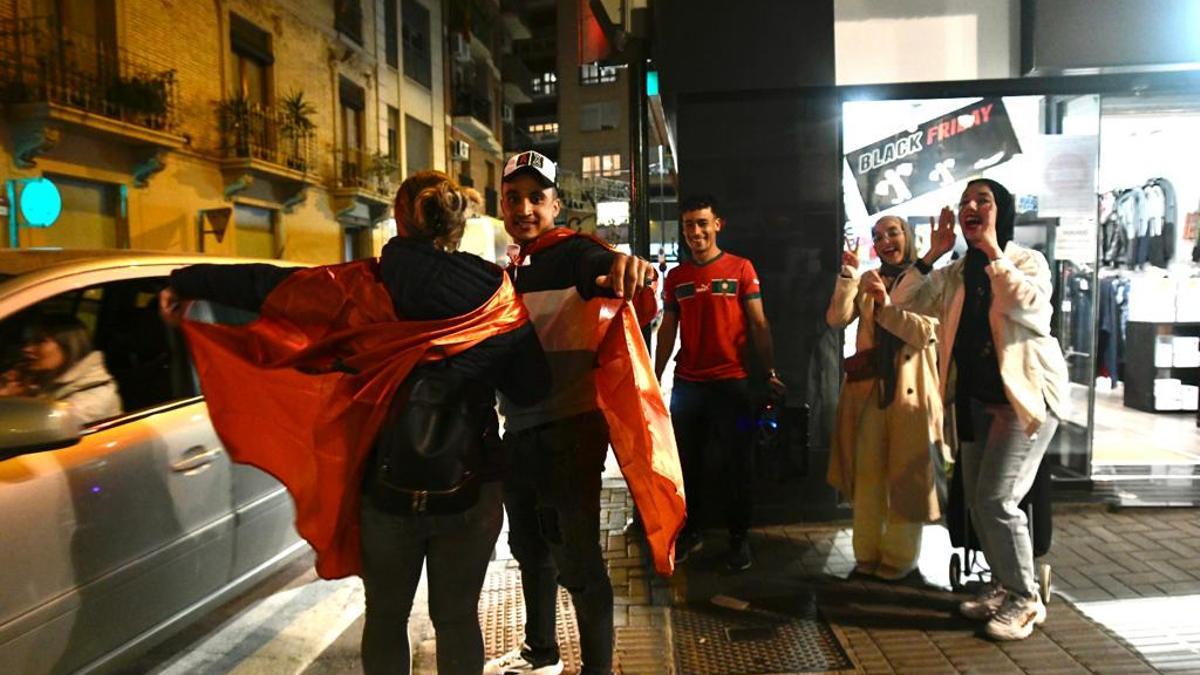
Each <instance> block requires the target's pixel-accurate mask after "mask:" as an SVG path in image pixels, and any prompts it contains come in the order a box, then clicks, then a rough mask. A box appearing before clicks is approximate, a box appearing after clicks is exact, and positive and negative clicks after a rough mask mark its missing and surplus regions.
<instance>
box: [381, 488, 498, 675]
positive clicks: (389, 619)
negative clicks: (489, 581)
mask: <svg viewBox="0 0 1200 675" xmlns="http://www.w3.org/2000/svg"><path fill="white" fill-rule="evenodd" d="M361 514H362V529H361V539H362V556H363V574H362V578H363V586H364V587H365V590H366V596H367V611H366V625H365V626H364V628H363V637H362V660H363V671H364V672H366V673H367V675H376V674H377V673H378V674H380V675H382V674H383V673H400V674H401V675H404V674H407V673H408V672H409V671H410V668H411V667H412V656H411V654H410V652H409V644H408V615H409V613H410V612H411V611H412V604H413V596H414V595H415V594H416V592H417V584H418V582H419V581H420V580H421V568H422V567H423V566H425V564H426V561H428V569H429V618H430V619H431V620H432V621H433V629H434V631H435V632H436V634H437V670H438V672H439V673H452V674H454V675H479V673H480V672H482V671H483V635H482V633H481V632H480V630H479V613H478V610H479V592H480V590H481V589H482V588H483V580H484V577H485V576H486V575H487V566H488V561H489V560H490V559H491V557H492V551H493V550H494V549H495V547H496V538H497V537H499V536H500V526H501V523H502V521H503V518H504V513H503V511H502V510H501V487H500V484H499V483H498V482H490V483H484V484H483V486H482V487H481V488H480V493H479V501H478V502H476V503H475V505H474V506H472V507H471V508H469V509H467V510H466V511H464V512H462V513H456V514H449V515H408V514H392V513H387V512H384V511H380V510H378V509H376V508H374V507H373V506H372V505H371V503H370V500H369V499H365V498H364V499H363V504H362V509H361Z"/></svg>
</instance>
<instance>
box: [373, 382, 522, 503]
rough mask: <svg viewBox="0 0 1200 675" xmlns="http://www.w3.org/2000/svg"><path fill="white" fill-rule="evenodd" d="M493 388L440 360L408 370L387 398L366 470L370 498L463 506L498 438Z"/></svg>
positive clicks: (474, 495)
mask: <svg viewBox="0 0 1200 675" xmlns="http://www.w3.org/2000/svg"><path fill="white" fill-rule="evenodd" d="M493 405H494V395H493V394H492V389H491V387H490V386H488V385H487V384H485V383H483V382H480V381H477V380H472V379H468V378H465V377H463V376H462V375H461V374H460V373H459V372H458V371H457V370H455V369H454V368H452V367H450V366H449V365H448V364H446V363H445V362H444V361H442V362H436V363H431V364H426V365H423V366H420V367H418V368H416V369H414V370H413V372H412V373H411V374H410V375H409V376H408V378H407V379H406V380H405V381H404V382H403V383H402V384H401V385H400V388H399V389H398V390H397V391H396V395H395V396H394V397H393V399H392V406H391V410H390V411H389V414H388V417H387V419H386V421H385V422H384V424H383V427H382V428H381V429H380V432H379V437H378V438H377V439H376V442H375V450H374V453H373V456H372V459H371V465H370V468H369V470H368V473H367V479H366V484H365V488H366V493H367V495H368V497H369V498H370V499H371V502H372V504H373V505H374V506H376V507H378V508H380V509H381V510H384V511H389V512H393V513H409V514H413V513H416V514H419V513H431V514H447V513H459V512H462V511H465V510H466V509H468V508H470V507H471V506H472V505H474V504H475V502H476V501H477V499H478V497H479V486H480V483H481V478H482V476H481V472H482V471H483V470H484V466H483V465H484V462H485V458H486V457H487V456H488V455H489V454H490V453H492V452H494V451H496V450H497V449H498V446H499V442H500V439H499V433H498V422H497V419H496V414H495V411H494V410H493Z"/></svg>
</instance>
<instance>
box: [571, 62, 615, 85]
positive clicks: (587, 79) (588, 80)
mask: <svg viewBox="0 0 1200 675" xmlns="http://www.w3.org/2000/svg"><path fill="white" fill-rule="evenodd" d="M616 81H617V67H616V66H602V65H600V64H599V63H585V64H583V65H582V66H579V84H583V85H593V84H607V83H609V82H616Z"/></svg>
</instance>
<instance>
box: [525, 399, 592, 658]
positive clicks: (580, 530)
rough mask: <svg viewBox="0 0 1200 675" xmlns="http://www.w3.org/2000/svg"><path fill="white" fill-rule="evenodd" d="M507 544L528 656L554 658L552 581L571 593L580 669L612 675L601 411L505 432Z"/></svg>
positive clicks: (555, 589) (554, 587) (554, 592)
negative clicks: (516, 569) (521, 601)
mask: <svg viewBox="0 0 1200 675" xmlns="http://www.w3.org/2000/svg"><path fill="white" fill-rule="evenodd" d="M504 442H505V446H506V448H507V450H508V452H509V457H510V460H511V462H512V465H511V467H510V469H509V474H508V478H507V479H506V480H505V482H504V508H505V509H506V510H507V511H508V528H509V529H508V542H509V546H510V547H511V548H512V552H513V557H514V558H516V559H517V562H518V563H519V564H520V566H521V585H522V590H523V593H524V596H525V643H526V644H527V645H528V646H529V648H530V649H531V650H532V652H533V656H534V658H536V659H538V660H539V661H540V660H542V659H546V660H555V659H557V658H558V656H559V651H558V641H557V639H556V636H555V629H554V624H555V614H556V610H557V608H558V586H559V584H562V586H563V587H564V588H566V589H567V591H568V592H570V594H571V600H572V602H573V603H574V605H575V620H576V622H577V623H578V624H579V647H580V652H581V656H582V659H583V668H582V672H583V673H584V674H585V675H589V674H592V673H604V674H606V675H607V674H609V673H612V660H613V590H612V583H611V581H610V580H609V578H608V566H607V565H606V564H605V562H604V552H603V551H602V549H601V548H600V476H601V474H602V473H603V472H604V459H605V456H606V455H607V454H608V425H607V423H605V421H604V416H603V415H602V414H601V413H600V412H599V411H594V412H589V413H584V414H582V415H576V416H574V417H571V418H568V419H564V420H559V421H557V422H552V423H550V424H545V425H542V426H538V427H534V428H532V429H526V430H522V431H515V432H509V433H508V434H506V435H505V437H504Z"/></svg>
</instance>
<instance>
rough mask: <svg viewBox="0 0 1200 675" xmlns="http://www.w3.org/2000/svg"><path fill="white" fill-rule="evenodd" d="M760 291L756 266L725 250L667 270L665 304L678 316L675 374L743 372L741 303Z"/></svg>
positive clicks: (699, 376) (694, 377) (701, 376)
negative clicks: (702, 260) (678, 335)
mask: <svg viewBox="0 0 1200 675" xmlns="http://www.w3.org/2000/svg"><path fill="white" fill-rule="evenodd" d="M761 295H762V294H761V291H760V289H759V286H758V273H756V272H755V271H754V265H752V264H751V263H750V261H749V260H746V259H745V258H740V257H738V256H736V255H733V254H731V253H726V252H724V251H722V252H721V253H719V254H717V257H716V258H713V259H712V260H710V261H708V262H706V263H703V264H696V263H695V262H692V261H690V260H689V261H685V262H683V263H680V264H679V266H678V267H676V268H675V269H673V270H671V272H670V273H669V274H667V283H666V285H665V286H664V288H663V297H664V303H663V304H664V308H665V309H666V311H668V312H675V314H676V315H677V316H678V317H679V327H680V338H681V340H682V343H681V345H680V347H679V354H678V355H676V356H675V377H677V378H679V379H682V380H691V381H694V382H702V381H705V380H731V379H737V378H743V377H747V373H746V368H745V367H744V366H743V365H742V362H743V359H742V354H743V350H744V349H745V346H746V313H745V311H744V310H743V309H742V303H743V302H745V301H747V300H752V299H754V298H758V297H761Z"/></svg>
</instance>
